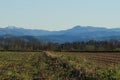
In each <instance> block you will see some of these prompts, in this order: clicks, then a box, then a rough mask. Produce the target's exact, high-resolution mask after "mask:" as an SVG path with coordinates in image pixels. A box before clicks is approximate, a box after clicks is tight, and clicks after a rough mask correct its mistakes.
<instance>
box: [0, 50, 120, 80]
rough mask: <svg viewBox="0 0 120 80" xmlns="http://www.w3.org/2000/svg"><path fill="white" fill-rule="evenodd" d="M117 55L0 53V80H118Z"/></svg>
mask: <svg viewBox="0 0 120 80" xmlns="http://www.w3.org/2000/svg"><path fill="white" fill-rule="evenodd" d="M119 64H120V54H119V53H80V52H0V80H120V67H119Z"/></svg>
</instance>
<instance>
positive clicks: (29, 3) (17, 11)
mask: <svg viewBox="0 0 120 80" xmlns="http://www.w3.org/2000/svg"><path fill="white" fill-rule="evenodd" d="M76 25H81V26H95V27H107V28H120V0H0V27H7V26H17V27H23V28H29V29H45V30H64V29H68V28H72V27H73V26H76Z"/></svg>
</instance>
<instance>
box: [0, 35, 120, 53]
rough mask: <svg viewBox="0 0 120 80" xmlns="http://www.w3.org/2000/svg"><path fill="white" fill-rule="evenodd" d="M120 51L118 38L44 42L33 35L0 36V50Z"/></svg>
mask: <svg viewBox="0 0 120 80" xmlns="http://www.w3.org/2000/svg"><path fill="white" fill-rule="evenodd" d="M41 50H51V51H120V40H106V41H96V40H90V41H87V42H84V41H81V42H80V41H79V42H71V43H69V42H67V43H63V44H59V43H52V42H44V41H42V40H39V39H38V38H36V37H34V36H20V37H14V36H5V37H0V51H41Z"/></svg>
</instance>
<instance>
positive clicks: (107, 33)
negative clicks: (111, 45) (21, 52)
mask: <svg viewBox="0 0 120 80" xmlns="http://www.w3.org/2000/svg"><path fill="white" fill-rule="evenodd" d="M5 35H12V36H34V37H37V39H38V38H39V39H42V40H43V41H48V42H58V43H63V42H74V41H88V40H92V39H95V40H107V39H120V28H111V29H107V28H99V27H94V26H85V27H83V26H79V25H77V26H74V27H73V28H71V29H67V30H61V31H47V30H37V29H35V30H33V29H24V28H18V27H16V26H8V27H6V28H0V36H5Z"/></svg>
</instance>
